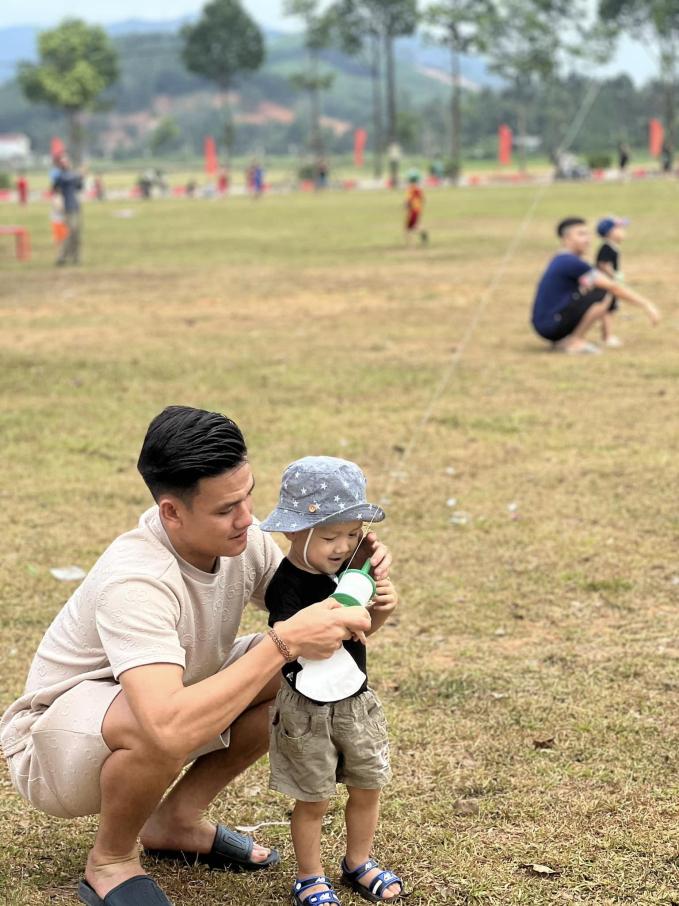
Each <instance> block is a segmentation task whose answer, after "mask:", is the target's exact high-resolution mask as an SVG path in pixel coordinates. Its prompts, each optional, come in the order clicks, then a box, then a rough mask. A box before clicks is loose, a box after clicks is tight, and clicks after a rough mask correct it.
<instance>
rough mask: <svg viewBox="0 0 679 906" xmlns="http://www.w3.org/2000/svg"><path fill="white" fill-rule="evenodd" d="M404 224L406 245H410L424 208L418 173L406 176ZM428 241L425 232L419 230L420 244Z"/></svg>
mask: <svg viewBox="0 0 679 906" xmlns="http://www.w3.org/2000/svg"><path fill="white" fill-rule="evenodd" d="M405 208H406V222H405V235H406V245H409V246H410V245H412V238H413V236H414V235H415V231H416V230H417V227H418V224H419V222H420V220H421V218H422V209H423V208H424V192H423V191H422V189H421V188H420V176H419V173H411V174H410V175H409V176H408V191H407V193H406V202H405ZM428 240H429V236H428V234H427V231H426V230H420V242H421V243H422V244H423V245H426V243H427V242H428Z"/></svg>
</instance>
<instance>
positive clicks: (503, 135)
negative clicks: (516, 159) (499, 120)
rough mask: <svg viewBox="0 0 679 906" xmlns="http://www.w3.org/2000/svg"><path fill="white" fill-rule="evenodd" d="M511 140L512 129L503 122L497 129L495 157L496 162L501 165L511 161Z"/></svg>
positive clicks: (512, 138) (512, 137)
mask: <svg viewBox="0 0 679 906" xmlns="http://www.w3.org/2000/svg"><path fill="white" fill-rule="evenodd" d="M513 140H514V136H513V135H512V130H511V129H510V128H509V126H507V125H506V124H505V123H503V124H502V125H501V126H500V128H499V129H498V130H497V159H498V163H500V164H502V165H503V166H507V165H508V164H511V162H512V143H513Z"/></svg>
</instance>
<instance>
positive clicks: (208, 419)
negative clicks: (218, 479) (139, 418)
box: [137, 406, 248, 502]
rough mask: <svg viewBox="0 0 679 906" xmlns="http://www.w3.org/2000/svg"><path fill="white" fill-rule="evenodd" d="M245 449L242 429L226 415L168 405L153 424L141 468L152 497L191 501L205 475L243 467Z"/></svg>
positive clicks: (141, 460)
mask: <svg viewBox="0 0 679 906" xmlns="http://www.w3.org/2000/svg"><path fill="white" fill-rule="evenodd" d="M247 453H248V451H247V448H246V446H245V439H244V438H243V435H242V434H241V431H240V428H239V427H238V425H237V424H236V423H235V422H232V421H231V419H230V418H227V417H226V416H225V415H221V414H220V413H219V412H207V411H206V410H205V409H193V408H192V407H191V406H168V407H167V409H163V411H162V412H161V413H160V415H156V417H155V418H154V419H153V421H152V422H151V424H150V425H149V427H148V430H147V432H146V437H145V438H144V443H143V444H142V448H141V453H140V454H139V461H138V462H137V468H138V469H139V472H140V474H141V477H142V478H143V479H144V481H145V482H146V486H147V487H148V489H149V491H150V492H151V494H152V495H153V499H154V500H158V499H159V498H160V496H161V495H162V494H175V495H176V496H178V497H181V498H182V499H183V500H186V501H187V502H190V500H191V498H192V497H193V495H194V494H195V492H196V490H197V488H198V482H199V481H200V479H201V478H210V477H212V476H214V475H221V474H222V473H223V472H228V471H229V469H233V468H235V467H236V466H239V465H241V463H243V462H245V460H246V459H247Z"/></svg>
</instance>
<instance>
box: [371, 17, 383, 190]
mask: <svg viewBox="0 0 679 906" xmlns="http://www.w3.org/2000/svg"><path fill="white" fill-rule="evenodd" d="M380 70H381V66H380V43H379V37H378V36H377V35H376V34H375V33H374V32H373V33H372V34H371V36H370V81H371V87H372V104H373V133H374V136H373V174H374V176H375V179H380V178H381V176H382V145H383V141H384V140H383V137H382V91H381V85H380V76H381V72H380Z"/></svg>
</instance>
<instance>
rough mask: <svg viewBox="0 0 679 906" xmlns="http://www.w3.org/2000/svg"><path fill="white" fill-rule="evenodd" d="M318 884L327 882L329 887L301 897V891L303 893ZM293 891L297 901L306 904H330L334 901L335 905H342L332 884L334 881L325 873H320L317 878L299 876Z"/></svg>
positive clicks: (310, 905)
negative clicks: (301, 877)
mask: <svg viewBox="0 0 679 906" xmlns="http://www.w3.org/2000/svg"><path fill="white" fill-rule="evenodd" d="M317 884H325V886H326V887H327V888H328V889H327V890H322V891H320V893H310V894H309V896H308V897H304V899H302V898H301V897H300V893H303V892H304V891H305V890H308V889H309V888H310V887H315V886H316V885H317ZM292 893H293V895H294V896H295V897H296V898H297V902H298V903H301V904H304V906H328V904H333V903H334V904H335V906H341V904H340V901H339V900H338V899H337V894H336V893H335V890H334V888H333V886H332V881H331V880H330V878H326V877H325V876H324V875H320V876H319V877H317V878H304V879H303V880H300V879H299V878H298V879H297V880H296V881H295V883H294V884H293V885H292Z"/></svg>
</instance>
